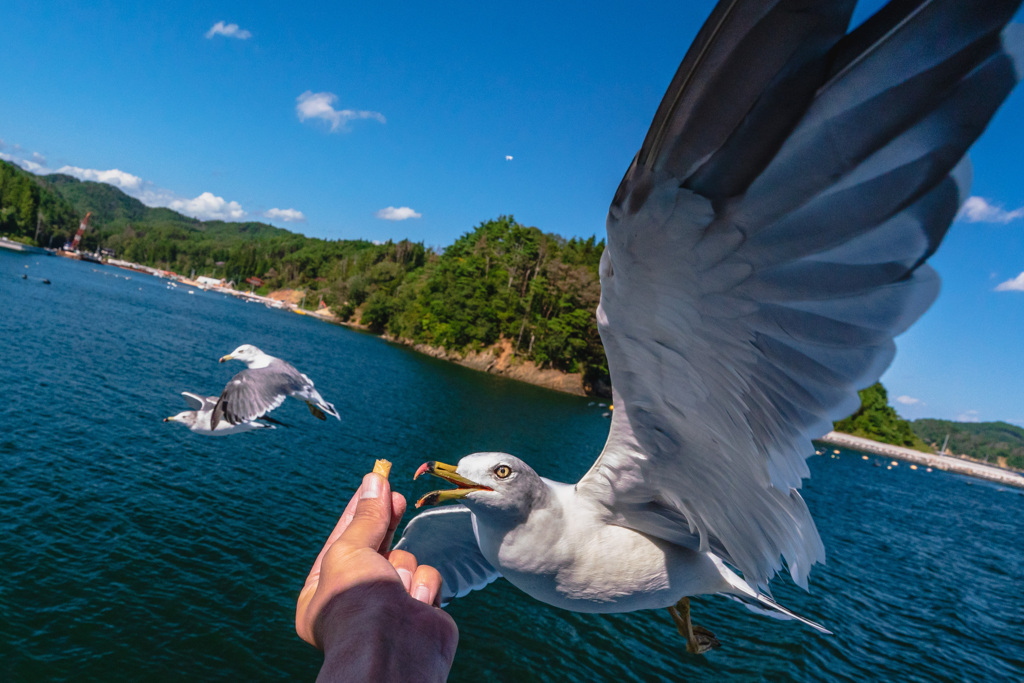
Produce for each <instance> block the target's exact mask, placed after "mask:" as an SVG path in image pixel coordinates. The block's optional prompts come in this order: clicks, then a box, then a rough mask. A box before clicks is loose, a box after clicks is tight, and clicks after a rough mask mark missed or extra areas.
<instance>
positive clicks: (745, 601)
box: [719, 593, 833, 636]
mask: <svg viewBox="0 0 1024 683" xmlns="http://www.w3.org/2000/svg"><path fill="white" fill-rule="evenodd" d="M719 595H722V596H723V597H726V598H729V599H730V600H735V601H736V602H738V603H740V604H741V605H743V606H744V607H746V608H747V609H748V610H750V611H751V612H753V613H754V614H760V615H761V616H765V617H771V618H772V619H786V620H788V619H796V620H797V621H799V622H800V623H802V624H806V625H808V626H810V627H811V628H813V629H814V630H815V631H818V632H819V633H824V634H825V635H829V636H831V635H833V633H832V631H829V630H828V629H827V628H825V627H824V626H822V625H821V624H819V623H818V622H816V621H811V620H810V619H808V618H807V617H802V616H800V615H799V614H797V613H796V612H794V611H793V610H791V609H789V608H787V607H783V606H782V605H780V604H779V603H777V602H775V600H773V599H771V598H770V597H768V596H767V595H765V594H764V593H757V594H756V595H747V594H746V593H744V594H743V595H736V594H735V593H719Z"/></svg>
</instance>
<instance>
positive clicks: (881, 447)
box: [816, 432, 1024, 488]
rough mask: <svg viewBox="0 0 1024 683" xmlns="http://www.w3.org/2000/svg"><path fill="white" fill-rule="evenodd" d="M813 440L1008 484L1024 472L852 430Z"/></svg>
mask: <svg viewBox="0 0 1024 683" xmlns="http://www.w3.org/2000/svg"><path fill="white" fill-rule="evenodd" d="M816 440H817V441H821V442H822V443H827V444H831V445H833V446H842V447H844V448H852V449H853V450H855V451H861V452H863V453H871V454H872V455H882V456H886V457H890V458H896V459H897V460H904V461H906V462H911V463H914V464H917V465H924V466H926V467H931V468H934V469H937V470H944V471H946V472H955V473H957V474H966V475H968V476H971V477H978V478H979V479H987V480H988V481H993V482H996V483H999V484H1007V485H1009V486H1016V487H1019V488H1024V476H1021V475H1020V474H1017V473H1016V472H1011V471H1009V470H1004V469H1000V468H998V467H993V466H991V465H984V464H982V463H977V462H973V461H971V460H963V459H961V458H954V457H951V456H948V455H939V454H938V453H922V452H921V451H915V450H914V449H912V448H904V447H902V446H893V445H891V444H887V443H881V442H879V441H872V440H871V439H865V438H864V437H860V436H853V435H852V434H843V433H842V432H829V433H828V434H826V435H825V436H823V437H821V438H820V439H816Z"/></svg>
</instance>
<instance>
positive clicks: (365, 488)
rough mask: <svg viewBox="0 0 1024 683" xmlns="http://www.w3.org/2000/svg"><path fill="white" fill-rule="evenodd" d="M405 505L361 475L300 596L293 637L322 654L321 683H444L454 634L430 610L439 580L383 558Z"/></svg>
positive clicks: (427, 570) (429, 571)
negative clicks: (428, 682)
mask: <svg viewBox="0 0 1024 683" xmlns="http://www.w3.org/2000/svg"><path fill="white" fill-rule="evenodd" d="M405 507H406V502H405V498H404V497H403V496H402V495H401V494H398V493H392V492H391V489H390V486H389V484H388V481H387V480H386V479H385V478H384V477H382V476H380V475H378V474H372V473H371V474H367V475H366V476H365V477H364V478H363V483H362V485H361V486H360V487H359V489H358V490H357V491H356V494H355V495H354V496H353V497H352V499H351V500H350V501H349V503H348V506H347V507H346V508H345V512H344V514H342V516H341V519H340V520H339V521H338V524H337V526H335V528H334V531H332V532H331V534H330V536H329V537H328V539H327V542H326V543H325V544H324V547H323V549H322V550H321V551H320V554H319V555H318V556H317V558H316V561H315V562H314V563H313V567H312V569H311V570H310V572H309V576H308V577H307V578H306V584H305V586H304V587H303V588H302V591H301V592H300V593H299V598H298V602H297V605H296V611H295V630H296V632H297V633H298V634H299V636H300V637H301V638H302V639H303V640H305V641H306V642H308V643H310V644H312V645H314V646H316V647H318V648H320V649H322V650H323V651H324V655H325V657H324V667H323V668H322V669H321V672H320V676H321V678H324V679H328V680H379V681H388V680H444V678H445V677H446V676H447V673H448V670H449V669H450V668H451V662H452V659H453V658H454V656H455V646H456V644H457V643H458V629H457V628H456V626H455V622H454V621H453V620H452V619H451V617H450V616H448V614H447V613H445V612H443V611H442V610H440V609H438V608H437V607H435V606H434V604H435V603H436V602H437V600H438V595H439V594H440V589H441V576H440V574H439V573H438V572H437V570H436V569H434V568H433V567H429V566H426V565H423V566H418V565H417V562H416V558H415V557H414V556H413V555H412V554H410V553H407V552H405V551H401V550H393V551H389V548H390V546H391V541H392V538H393V537H394V532H395V529H396V528H397V526H398V523H399V521H400V520H401V518H402V514H403V513H404V512H405Z"/></svg>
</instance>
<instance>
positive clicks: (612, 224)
mask: <svg viewBox="0 0 1024 683" xmlns="http://www.w3.org/2000/svg"><path fill="white" fill-rule="evenodd" d="M854 4H855V3H854V2H853V1H852V0H820V1H817V2H815V1H813V0H736V1H731V2H721V3H719V5H718V7H717V8H716V9H715V11H714V13H713V14H712V16H711V18H710V19H709V20H708V22H707V24H705V26H704V28H703V29H701V32H700V34H699V35H698V37H697V39H696V41H695V43H694V46H693V47H692V48H691V50H690V51H689V52H688V53H687V55H686V58H685V59H684V60H683V63H682V65H681V66H680V68H679V71H678V72H677V74H676V76H675V78H674V80H673V82H672V84H671V86H670V88H669V91H668V93H667V94H666V95H665V98H664V100H663V101H662V103H661V106H660V107H659V109H658V112H657V114H656V116H655V119H654V123H653V125H652V127H651V130H650V132H649V133H648V135H647V138H646V140H645V141H644V144H643V146H642V148H641V150H640V152H639V154H638V155H637V157H636V159H635V160H634V161H633V164H632V165H631V167H630V168H629V170H628V171H627V173H626V176H625V178H624V179H623V180H622V183H621V184H620V186H619V189H618V191H617V193H616V196H615V199H614V201H613V203H612V206H611V209H610V211H609V215H608V222H607V226H608V244H607V247H606V250H605V253H604V256H603V258H602V263H601V304H600V307H599V309H598V314H597V317H598V325H599V328H600V332H601V338H602V340H603V342H604V346H605V350H606V352H607V355H608V366H609V369H610V372H611V378H612V384H613V386H614V388H615V408H616V410H615V413H614V418H613V420H612V426H611V433H610V434H609V437H608V442H607V444H606V445H605V449H604V451H603V453H602V455H601V457H600V458H599V459H598V461H597V462H596V463H595V465H594V467H593V468H591V470H590V472H588V473H587V475H586V476H585V477H584V478H583V479H582V480H581V481H580V483H579V484H578V490H579V491H580V493H581V494H584V495H589V496H591V497H592V498H594V499H595V500H598V501H600V502H602V503H603V504H604V505H605V506H606V507H607V510H608V516H609V519H610V520H611V521H612V522H614V523H619V524H623V525H627V526H631V527H633V528H638V529H641V530H644V531H648V532H650V533H654V534H657V535H659V536H660V537H662V538H666V539H669V540H680V539H682V540H686V539H692V534H693V533H696V534H698V535H699V538H700V539H701V546H702V547H703V548H705V549H707V548H711V549H716V550H718V552H720V553H721V554H722V555H723V556H724V557H725V558H727V559H728V561H730V562H731V563H733V564H735V565H736V566H737V567H738V568H739V569H740V570H741V571H742V572H743V574H744V577H745V578H746V579H747V581H749V582H750V583H752V584H757V585H761V586H764V585H765V584H766V583H767V581H768V580H769V579H770V578H771V577H772V575H773V574H774V573H775V572H776V571H778V570H779V569H780V568H781V566H782V564H781V561H780V556H781V557H783V558H785V561H786V563H787V564H788V567H789V569H790V573H791V574H792V576H793V578H794V580H795V581H796V582H797V583H799V584H801V585H804V586H806V580H807V579H806V577H807V572H808V571H809V569H810V567H811V565H813V564H814V563H815V562H817V561H823V560H824V549H823V547H822V544H821V540H820V538H819V536H818V533H817V530H816V529H815V527H814V523H813V521H812V519H811V516H810V514H809V512H808V510H807V507H806V505H805V504H804V501H803V499H802V498H801V497H800V495H799V493H798V492H797V489H798V488H799V487H800V485H801V479H802V478H803V477H806V476H807V475H808V470H807V465H806V463H805V457H806V456H807V455H809V454H810V453H812V452H813V447H812V445H811V439H812V438H814V437H818V436H821V435H822V434H823V433H825V432H827V431H828V430H829V429H830V428H831V421H832V420H834V419H838V418H840V417H843V416H844V415H846V414H849V413H850V412H852V411H853V410H854V409H855V408H856V407H857V405H858V397H857V389H859V388H862V387H864V386H867V385H869V384H871V383H872V382H874V381H875V380H877V378H878V377H879V376H880V375H881V373H882V372H883V371H884V370H885V368H886V367H887V366H888V364H889V363H890V361H891V360H892V357H893V354H894V352H895V345H894V343H893V338H894V337H895V336H896V335H898V334H900V333H901V332H903V331H904V330H906V329H907V327H908V326H909V325H910V324H911V323H913V322H914V321H915V320H916V319H917V318H918V317H919V316H920V315H921V314H922V313H924V311H925V310H926V309H927V308H928V306H929V305H930V304H931V302H932V301H933V300H934V298H935V296H936V295H937V293H938V286H939V282H938V277H937V276H936V274H935V272H934V271H933V270H932V269H931V268H930V267H929V266H927V265H925V260H926V259H927V258H928V257H929V256H931V254H932V253H933V252H934V250H935V249H936V248H937V247H938V245H939V243H940V241H941V240H942V238H943V236H944V235H945V233H946V230H947V229H948V227H949V225H950V223H951V221H952V220H953V218H954V217H955V215H956V213H957V210H958V207H959V206H960V204H961V203H962V202H963V201H964V200H965V199H966V197H967V189H968V185H969V175H970V173H969V168H968V166H967V163H966V159H965V153H966V151H967V148H968V147H969V146H970V145H971V143H972V142H973V141H974V140H975V139H976V138H977V136H978V135H979V134H980V133H981V132H982V131H983V130H984V128H985V126H986V125H987V124H988V121H989V119H990V118H991V116H992V115H993V113H994V112H995V110H996V109H997V108H998V106H999V105H1000V104H1001V103H1002V101H1003V99H1004V98H1005V97H1006V96H1007V95H1008V94H1009V92H1010V91H1011V90H1012V89H1013V87H1014V86H1015V85H1016V83H1017V81H1018V79H1019V77H1020V67H1021V62H1022V52H1024V50H1022V49H1021V46H1022V41H1021V40H1020V37H1021V36H1020V33H1019V31H1018V30H1017V28H1016V27H1010V28H1006V24H1007V22H1008V21H1009V20H1010V19H1011V17H1012V16H1013V14H1014V12H1015V11H1016V10H1017V8H1018V6H1019V4H1020V0H972V1H971V2H963V1H962V0H898V1H895V2H892V3H890V4H889V5H887V6H886V7H885V8H884V9H882V10H881V11H880V12H879V13H878V14H877V15H876V16H875V17H873V18H872V19H870V20H869V21H867V22H866V23H865V24H863V25H862V26H861V27H859V28H858V29H856V30H855V31H853V32H852V33H850V34H848V35H847V34H846V30H847V24H848V22H849V18H850V15H851V13H852V10H853V6H854ZM719 549H720V550H719Z"/></svg>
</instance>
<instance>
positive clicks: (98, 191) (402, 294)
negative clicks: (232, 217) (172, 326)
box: [0, 163, 607, 382]
mask: <svg viewBox="0 0 1024 683" xmlns="http://www.w3.org/2000/svg"><path fill="white" fill-rule="evenodd" d="M0 171H2V174H3V175H2V176H0V182H2V184H0V211H2V213H0V216H2V217H3V222H0V233H2V234H5V235H8V236H13V237H15V238H17V239H21V240H24V241H27V242H32V241H33V239H35V237H36V232H35V230H36V227H37V223H39V222H40V221H42V228H41V230H40V232H39V238H38V240H37V241H38V243H39V244H40V245H41V246H49V245H51V244H53V245H55V246H60V245H62V244H63V243H64V242H65V241H67V240H69V239H71V237H72V235H74V232H75V230H77V228H78V223H79V221H80V220H81V217H82V216H84V215H85V214H86V213H87V212H90V211H91V212H92V214H93V216H92V219H91V221H90V230H89V231H87V232H86V233H85V236H84V237H83V241H82V246H83V248H85V249H88V250H93V249H96V248H98V247H107V248H110V249H113V250H114V251H115V253H116V254H117V256H118V257H119V258H122V259H125V260H128V261H133V262H136V263H142V264H145V265H149V266H155V267H160V268H165V269H168V270H172V271H175V272H178V273H182V274H184V275H193V274H194V275H208V276H211V277H219V278H225V279H227V280H230V281H234V282H235V283H236V285H237V286H240V287H245V286H247V285H246V284H245V283H246V281H247V280H248V281H252V280H251V279H252V278H258V279H259V280H260V281H261V282H262V284H261V285H258V287H259V291H261V292H264V293H265V292H267V291H270V290H274V289H283V288H293V289H302V290H304V291H305V292H306V301H307V305H308V306H314V305H316V304H317V303H318V302H319V301H320V300H323V301H324V302H325V304H327V305H328V306H330V307H331V308H332V309H333V310H334V311H335V312H336V313H337V314H338V315H339V316H340V317H341V318H342V319H343V320H346V321H348V320H351V321H354V322H359V323H361V324H364V325H366V326H368V327H370V328H371V329H372V330H374V331H376V332H379V333H388V334H391V335H393V336H394V337H397V338H401V339H408V340H410V341H413V342H416V343H425V344H430V345H432V346H443V347H445V348H446V349H447V350H449V351H457V352H461V351H465V350H469V349H480V348H484V347H488V346H490V345H492V344H495V343H497V342H499V341H501V340H504V342H505V343H506V344H508V345H510V346H511V347H512V349H513V351H514V353H515V355H516V357H518V358H521V359H528V360H532V361H534V362H536V363H537V364H538V365H540V366H541V367H551V368H555V369H558V370H564V371H568V372H583V373H584V375H585V381H587V382H592V381H593V380H596V379H604V378H605V376H606V374H607V366H606V364H605V360H604V351H603V348H602V346H601V342H600V338H599V337H598V334H597V326H596V321H595V311H596V309H597V302H598V299H599V295H600V286H599V281H598V276H597V265H598V262H599V260H600V258H601V253H602V251H603V250H604V242H603V241H597V240H596V239H595V238H594V237H591V238H590V239H587V240H580V239H571V240H566V239H563V238H561V237H559V236H557V235H552V234H545V233H543V232H542V231H540V230H538V229H537V228H534V227H528V226H524V225H521V224H520V223H517V222H516V221H515V220H514V219H513V218H512V217H511V216H507V217H506V216H502V217H500V218H498V219H496V220H492V221H487V222H484V223H481V224H480V225H479V226H477V227H476V228H474V229H473V230H471V231H469V232H467V233H466V234H464V235H463V236H462V237H460V238H459V239H457V240H456V241H455V242H454V243H453V244H452V245H451V246H449V247H447V248H446V249H444V250H443V251H436V250H433V249H428V248H427V247H425V246H424V245H423V244H422V243H413V242H409V241H408V240H403V241H401V242H397V243H392V242H388V243H386V244H373V243H371V242H367V241H365V240H336V241H332V240H322V239H315V238H309V237H304V236H303V235H299V234H295V233H292V232H290V231H288V230H284V229H281V228H276V227H274V226H271V225H267V224H265V223H258V222H248V223H226V222H222V221H199V220H196V219H193V218H189V217H187V216H183V215H181V214H179V213H176V212H174V211H172V210H170V209H166V208H151V207H147V206H145V205H144V204H142V202H140V201H138V200H137V199H134V198H132V197H129V196H127V195H125V194H124V193H123V192H122V191H121V190H119V189H118V188H116V187H113V186H111V185H107V184H104V183H94V182H85V181H80V180H77V179H75V178H72V177H70V176H66V175H51V176H43V177H38V176H35V175H33V174H31V173H28V172H26V171H24V170H22V169H20V168H18V167H17V166H14V165H12V164H6V163H4V164H3V166H2V168H0ZM40 216H42V218H40Z"/></svg>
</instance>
